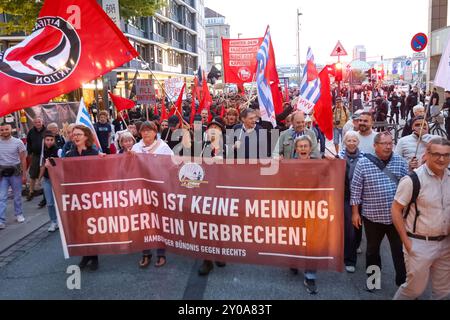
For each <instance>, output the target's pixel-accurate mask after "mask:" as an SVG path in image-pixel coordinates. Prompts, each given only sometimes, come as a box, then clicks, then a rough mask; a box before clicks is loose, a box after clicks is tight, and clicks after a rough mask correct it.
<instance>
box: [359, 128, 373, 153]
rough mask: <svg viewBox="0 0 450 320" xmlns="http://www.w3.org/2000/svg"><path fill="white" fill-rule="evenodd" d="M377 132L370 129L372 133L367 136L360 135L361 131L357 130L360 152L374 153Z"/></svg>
mask: <svg viewBox="0 0 450 320" xmlns="http://www.w3.org/2000/svg"><path fill="white" fill-rule="evenodd" d="M376 135H377V133H376V132H374V131H372V133H371V134H370V135H368V136H362V135H361V133H359V132H358V138H359V147H358V148H359V150H360V151H361V152H362V153H370V154H373V155H375V148H374V146H373V145H374V141H375V137H376Z"/></svg>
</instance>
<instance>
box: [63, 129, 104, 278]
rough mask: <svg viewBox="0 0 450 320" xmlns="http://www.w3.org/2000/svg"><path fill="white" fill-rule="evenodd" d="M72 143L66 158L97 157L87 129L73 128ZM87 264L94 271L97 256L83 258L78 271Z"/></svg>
mask: <svg viewBox="0 0 450 320" xmlns="http://www.w3.org/2000/svg"><path fill="white" fill-rule="evenodd" d="M72 142H73V148H72V149H70V150H69V151H68V152H67V153H66V155H65V157H66V158H73V157H87V156H97V155H99V152H98V150H96V149H95V148H94V135H93V134H92V131H91V130H90V129H89V128H88V127H85V126H83V125H77V126H75V127H74V128H73V131H72ZM89 263H90V266H89V268H90V269H91V270H92V271H96V270H97V269H98V256H85V257H83V259H82V260H81V262H80V264H79V265H78V266H79V267H80V269H84V268H86V266H87V265H88V264H89Z"/></svg>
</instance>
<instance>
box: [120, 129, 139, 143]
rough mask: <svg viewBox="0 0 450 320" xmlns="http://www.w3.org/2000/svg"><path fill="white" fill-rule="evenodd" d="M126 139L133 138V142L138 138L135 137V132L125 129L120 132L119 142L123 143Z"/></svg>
mask: <svg viewBox="0 0 450 320" xmlns="http://www.w3.org/2000/svg"><path fill="white" fill-rule="evenodd" d="M124 140H133V142H134V143H136V139H135V138H134V136H133V134H132V133H131V132H129V131H125V132H123V133H121V134H120V138H119V143H120V144H122V142H123V141H124Z"/></svg>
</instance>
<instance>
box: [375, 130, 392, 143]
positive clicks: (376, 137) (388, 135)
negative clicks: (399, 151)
mask: <svg viewBox="0 0 450 320" xmlns="http://www.w3.org/2000/svg"><path fill="white" fill-rule="evenodd" d="M383 137H391V138H392V135H391V134H390V133H389V132H387V131H385V132H380V133H378V134H377V135H376V136H375V139H374V140H373V142H374V143H375V144H378V143H380V141H381V138H383Z"/></svg>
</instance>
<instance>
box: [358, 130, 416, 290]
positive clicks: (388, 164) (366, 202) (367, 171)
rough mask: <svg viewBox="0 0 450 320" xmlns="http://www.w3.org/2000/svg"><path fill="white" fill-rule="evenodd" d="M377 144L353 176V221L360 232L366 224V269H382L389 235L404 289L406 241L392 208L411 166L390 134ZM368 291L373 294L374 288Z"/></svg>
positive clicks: (398, 280)
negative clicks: (397, 151) (396, 149)
mask: <svg viewBox="0 0 450 320" xmlns="http://www.w3.org/2000/svg"><path fill="white" fill-rule="evenodd" d="M374 142H375V144H374V149H375V155H370V154H369V155H368V154H365V158H363V159H361V160H359V161H358V164H357V165H356V168H355V173H354V175H353V180H352V184H351V190H350V191H351V198H350V205H351V206H352V211H353V215H352V222H353V225H354V226H355V228H357V229H360V228H361V227H362V223H363V222H364V229H365V231H366V238H367V251H366V268H369V267H373V266H378V267H379V268H380V269H381V256H380V245H381V242H382V241H383V239H384V237H385V236H386V235H387V237H388V240H389V244H390V246H391V253H392V259H393V261H394V268H395V273H396V277H395V283H396V284H397V286H400V285H402V284H403V283H404V282H405V279H406V270H405V262H404V260H403V252H402V242H401V240H400V237H399V235H398V233H397V230H396V229H395V226H394V224H393V222H392V214H391V206H392V202H393V201H394V196H395V192H396V190H397V185H398V182H399V181H400V179H401V178H403V177H404V176H406V175H407V174H408V164H407V163H406V161H405V160H404V159H403V158H402V157H400V156H399V155H397V154H394V153H393V148H394V143H393V140H392V136H391V135H390V134H389V133H379V134H377V135H376V136H375V139H374ZM360 205H362V218H361V215H360V212H359V208H360ZM369 276H370V274H369ZM367 289H368V290H369V291H371V288H367Z"/></svg>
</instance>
